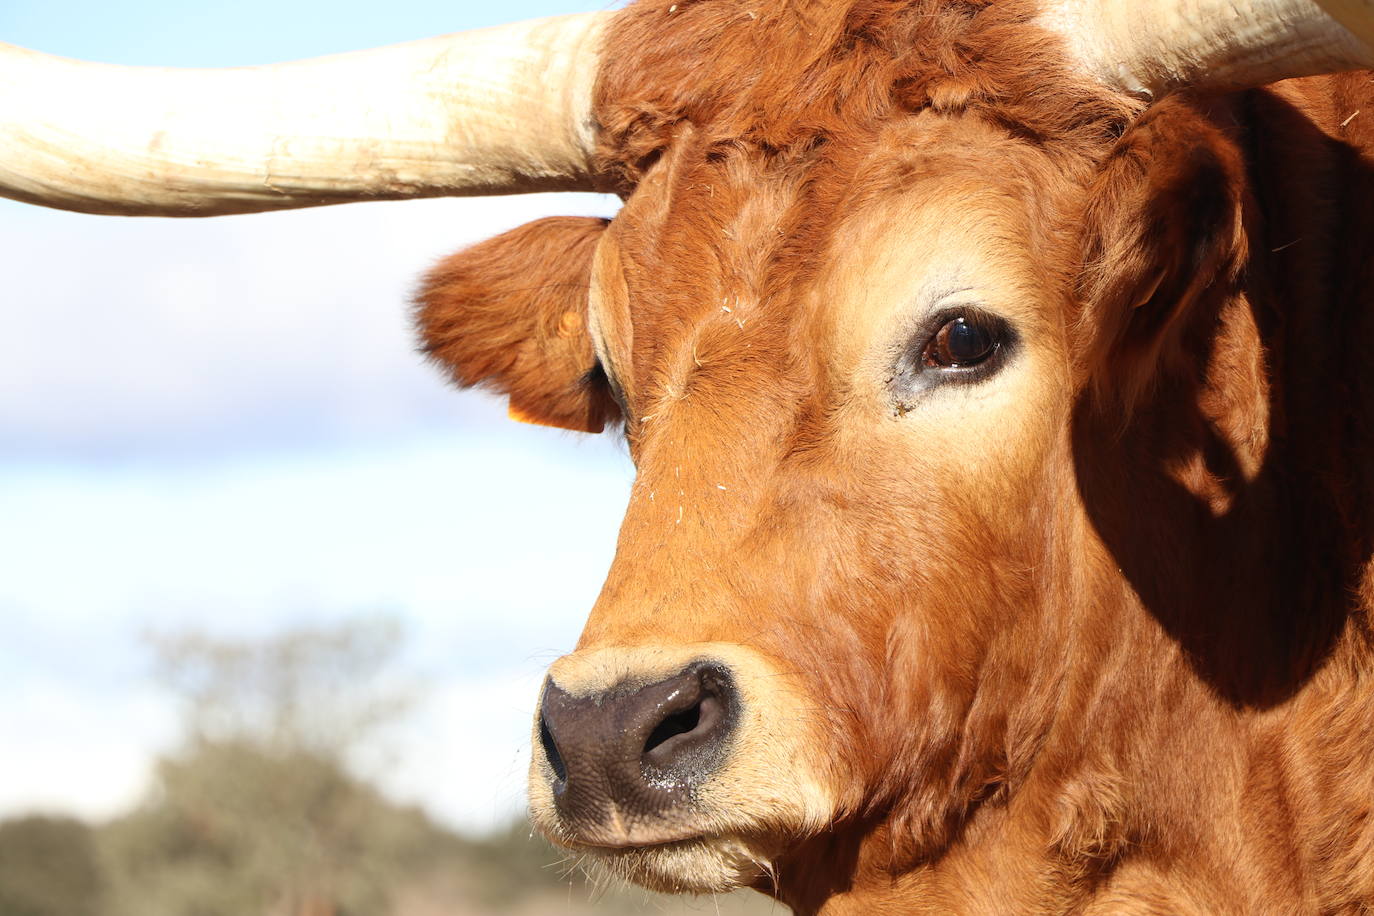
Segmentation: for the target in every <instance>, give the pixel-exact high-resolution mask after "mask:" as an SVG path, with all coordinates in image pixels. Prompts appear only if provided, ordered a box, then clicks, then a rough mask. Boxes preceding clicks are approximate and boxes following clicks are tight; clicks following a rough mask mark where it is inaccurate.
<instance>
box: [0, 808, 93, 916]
mask: <svg viewBox="0 0 1374 916" xmlns="http://www.w3.org/2000/svg"><path fill="white" fill-rule="evenodd" d="M104 890H105V888H104V884H103V881H102V879H101V874H100V867H99V863H98V859H97V855H96V848H95V842H94V840H93V838H92V836H91V828H90V827H88V826H86V825H85V824H83V823H82V822H81V821H77V820H72V819H71V818H66V817H40V816H34V817H23V818H16V819H14V820H9V821H4V822H3V823H0V916H98V914H99V913H101V912H102V905H103V900H104Z"/></svg>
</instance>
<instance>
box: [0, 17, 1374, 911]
mask: <svg viewBox="0 0 1374 916" xmlns="http://www.w3.org/2000/svg"><path fill="white" fill-rule="evenodd" d="M1239 6H1241V7H1245V6H1248V5H1246V4H1241V5H1239ZM1271 7H1273V9H1271ZM1129 9H1130V8H1128V7H1119V8H1118V7H1114V6H1113V5H1112V4H1110V3H1107V4H1101V5H1098V4H1092V3H1087V2H1059V3H1036V2H1033V0H997V2H990V0H904V2H893V0H836V2H831V3H823V2H788V3H784V2H771V3H770V2H757V3H755V2H748V0H678V2H676V3H672V2H670V0H642V2H640V3H638V4H636V5H635V6H633V7H631V8H629V9H627V10H625V11H623V12H621V13H618V14H615V15H614V17H613V18H612V19H610V21H609V24H607V25H603V22H604V20H600V19H598V20H595V22H596V24H595V25H594V26H591V27H590V28H591V31H587V30H585V29H583V30H582V31H578V33H577V34H578V36H580V37H579V38H578V41H580V42H582V43H583V44H586V43H592V44H595V45H597V46H598V47H600V49H601V52H600V58H599V59H600V60H601V61H602V63H601V64H600V66H599V71H598V72H597V75H596V81H595V94H594V107H593V108H592V111H593V114H594V117H593V118H592V119H590V123H592V124H594V126H595V130H590V131H589V132H587V134H586V136H583V135H581V134H579V133H578V131H577V130H571V129H569V130H568V131H566V132H565V133H564V134H560V135H559V136H558V137H557V138H555V141H556V142H554V143H552V144H551V147H550V148H551V149H552V152H551V153H549V154H548V156H546V157H545V158H544V159H543V160H541V161H534V160H536V159H538V157H537V156H536V157H532V158H530V159H522V160H520V161H518V162H515V163H514V164H512V163H511V162H510V161H509V160H508V159H501V158H500V157H501V156H507V155H508V154H509V147H510V145H511V144H513V143H516V142H517V141H518V142H522V143H523V142H529V141H531V138H532V137H534V136H535V135H536V134H538V133H539V130H536V129H534V128H529V129H524V128H510V127H509V125H505V124H503V123H502V122H501V119H500V118H499V117H498V118H495V119H494V120H492V119H489V120H484V121H483V122H482V126H480V129H475V130H474V131H473V133H475V134H478V135H480V134H482V131H484V130H485V131H488V132H489V134H490V137H493V138H495V139H493V140H490V142H487V141H482V142H477V141H473V143H472V144H471V149H469V148H468V147H465V146H464V144H465V143H467V140H464V139H461V138H460V139H454V140H452V141H451V142H452V144H453V145H454V147H455V148H456V149H457V152H456V153H454V154H453V155H451V156H449V162H448V163H447V164H446V165H445V166H444V168H445V169H448V171H444V172H443V174H442V176H441V177H440V178H437V179H435V180H433V181H431V182H430V183H429V185H428V186H427V187H426V188H420V189H418V190H417V185H416V184H415V182H411V183H410V184H407V183H406V182H405V181H402V180H400V179H398V178H396V173H395V172H387V171H386V170H385V169H383V170H381V171H380V172H378V173H377V174H374V173H373V172H368V171H367V168H368V167H369V165H368V163H370V162H371V160H366V161H365V162H363V164H362V165H357V163H356V162H354V160H351V159H350V160H349V161H350V162H353V163H354V166H355V167H357V168H359V169H360V170H361V173H360V175H358V176H355V177H356V181H355V182H354V185H353V186H354V187H355V188H356V193H357V194H358V195H363V196H378V195H390V196H404V195H406V194H418V193H441V192H455V191H457V192H471V191H472V190H474V189H477V190H481V189H497V190H505V191H510V190H528V189H530V188H532V187H549V186H558V187H564V186H578V185H579V182H584V183H585V182H586V181H590V182H592V183H596V184H599V185H600V186H603V187H604V186H610V187H614V188H615V189H617V190H619V191H620V192H621V193H622V195H623V196H624V197H625V199H626V203H625V206H624V209H623V210H622V211H621V213H620V214H619V215H618V216H617V217H616V218H615V220H614V221H610V222H603V221H596V220H572V219H568V220H546V221H541V222H538V223H535V224H531V225H529V226H526V227H524V228H522V229H519V230H516V231H515V232H512V233H509V234H507V235H505V236H502V237H500V238H497V239H494V240H492V241H490V242H488V243H485V244H483V245H479V246H477V247H476V248H474V249H471V250H469V251H466V252H463V253H460V254H458V255H456V256H454V257H453V258H452V259H450V260H449V261H447V262H445V263H444V264H442V265H440V266H439V267H438V268H437V269H436V270H435V272H434V273H433V274H432V275H431V276H430V278H429V280H428V282H427V285H426V288H425V290H424V291H423V293H422V295H421V297H420V301H421V304H420V311H419V317H420V323H421V326H422V330H423V333H424V336H425V341H426V346H427V348H428V350H429V352H430V353H431V354H432V355H433V356H434V358H435V359H436V360H437V361H439V362H441V363H442V364H444V365H445V366H447V367H448V368H449V369H450V370H451V371H452V373H453V375H454V377H455V379H456V380H457V381H458V382H459V383H461V384H464V385H471V384H486V385H489V386H492V387H495V388H497V389H498V390H501V391H504V392H506V393H508V394H509V395H510V398H511V402H512V407H513V409H514V410H516V411H517V412H519V413H522V414H524V415H526V416H528V417H531V418H534V419H536V420H541V421H543V422H550V423H555V424H559V425H565V426H570V427H574V428H582V429H590V430H599V429H600V428H601V427H602V426H603V424H605V423H607V422H611V421H616V420H619V421H623V423H624V425H625V431H626V436H627V438H628V441H629V444H630V448H631V452H632V455H633V457H634V459H635V462H636V464H637V466H638V469H639V473H638V479H637V482H636V485H635V488H634V492H633V495H632V499H631V503H630V507H629V511H628V514H627V517H626V520H625V524H624V528H623V530H622V533H621V538H620V544H619V552H618V555H617V558H616V561H615V565H614V567H613V569H612V570H611V573H610V577H609V580H608V581H607V583H606V586H605V589H604V591H603V593H602V595H601V598H600V600H599V601H598V603H597V605H596V607H595V608H594V609H593V610H592V614H591V618H590V620H589V622H588V625H587V628H586V631H585V633H584V634H583V637H582V640H581V642H580V643H579V645H578V647H577V650H576V651H575V652H574V653H572V654H571V655H568V656H567V657H565V658H563V659H561V660H560V661H558V662H557V663H556V664H555V665H554V667H553V670H552V672H551V675H550V680H549V682H548V684H547V685H546V687H545V690H544V694H543V697H542V701H541V711H540V715H539V717H538V721H537V722H536V726H535V735H534V740H535V744H536V753H535V762H534V764H533V767H532V772H531V782H530V785H531V807H532V811H533V815H534V818H535V821H536V823H537V824H538V826H539V827H540V829H541V830H543V831H544V832H545V833H546V834H548V835H549V836H550V837H552V838H553V839H554V840H556V841H557V842H559V843H562V844H564V845H566V846H569V847H570V848H572V849H575V850H578V851H581V852H584V853H589V854H591V855H592V856H593V857H594V858H595V859H596V860H598V861H600V862H601V863H604V864H605V865H606V866H608V867H609V868H610V869H611V870H612V871H614V872H616V873H618V874H621V875H623V876H626V877H628V878H630V879H632V880H635V881H639V882H641V883H644V884H647V885H650V886H654V887H660V888H668V889H678V890H698V891H700V890H714V889H719V888H726V887H730V886H734V885H738V884H749V885H752V886H755V887H757V888H759V889H761V890H764V891H766V892H768V893H771V894H773V895H775V896H777V897H778V898H779V899H781V900H783V901H784V902H786V903H787V904H789V905H790V906H792V907H793V908H794V909H795V910H797V911H799V912H804V913H816V912H825V913H855V914H858V913H915V912H932V913H947V912H968V913H1031V912H1046V913H1049V912H1055V913H1057V912H1077V913H1223V912H1234V913H1280V912H1282V913H1290V912H1310V913H1319V912H1320V913H1335V912H1351V913H1353V912H1364V911H1367V910H1368V909H1369V908H1371V907H1374V818H1371V810H1370V809H1371V805H1374V763H1371V762H1370V761H1369V760H1368V753H1369V749H1370V747H1371V746H1372V745H1374V692H1372V691H1374V688H1371V687H1370V686H1369V684H1368V683H1367V681H1368V680H1369V679H1370V678H1371V677H1374V654H1372V653H1374V646H1371V639H1372V638H1374V632H1371V621H1370V617H1369V613H1370V609H1371V602H1374V573H1372V572H1371V566H1370V556H1371V550H1372V549H1374V514H1371V513H1372V512H1374V503H1371V499H1372V498H1374V438H1372V437H1374V425H1372V424H1371V421H1374V414H1372V413H1371V412H1372V411H1374V369H1371V367H1370V366H1368V365H1367V364H1366V352H1365V351H1366V349H1367V348H1368V347H1369V346H1370V345H1371V343H1374V276H1371V273H1372V272H1374V257H1371V255H1372V254H1374V248H1372V246H1374V225H1371V214H1374V208H1371V203H1372V202H1374V171H1371V168H1374V166H1371V162H1370V160H1369V159H1368V158H1367V154H1366V152H1365V151H1366V150H1374V87H1371V78H1370V76H1369V74H1367V73H1355V74H1348V75H1342V76H1334V77H1324V78H1311V79H1303V80H1294V81H1289V82H1284V83H1280V84H1276V85H1267V86H1264V87H1263V88H1253V87H1256V86H1260V85H1262V84H1265V83H1269V82H1271V81H1273V80H1277V79H1280V78H1282V77H1285V76H1300V75H1306V74H1314V73H1318V72H1323V71H1336V70H1341V69H1345V68H1348V67H1350V66H1353V65H1356V64H1368V63H1370V62H1372V61H1374V58H1371V57H1370V54H1369V51H1368V50H1367V49H1366V48H1364V47H1363V46H1361V45H1359V43H1358V42H1356V41H1354V40H1353V39H1351V37H1350V36H1349V35H1348V34H1347V33H1344V32H1342V31H1340V30H1339V29H1337V28H1334V27H1333V26H1332V25H1331V24H1330V23H1329V22H1328V21H1327V20H1325V19H1323V18H1322V17H1321V16H1320V15H1319V14H1318V13H1317V12H1316V10H1315V8H1314V7H1311V6H1310V5H1309V4H1307V3H1306V2H1305V0H1301V2H1291V3H1287V4H1274V3H1268V2H1262V3H1257V4H1254V7H1253V9H1248V10H1244V9H1237V8H1233V7H1232V5H1230V4H1227V3H1219V4H1216V6H1215V8H1212V7H1211V6H1209V4H1207V3H1198V4H1185V5H1184V6H1183V7H1182V8H1180V9H1172V8H1171V9H1170V10H1164V11H1161V10H1158V9H1155V8H1154V6H1153V5H1152V4H1144V5H1140V6H1137V7H1135V8H1134V12H1133V13H1129V12H1127V11H1126V10H1129ZM1142 10H1143V11H1144V12H1142ZM1252 14H1253V19H1252V18H1247V17H1251V16H1252ZM1266 16H1267V17H1270V18H1268V19H1265V18H1264V17H1266ZM1132 17H1134V18H1132ZM591 21H592V20H586V22H591ZM545 28H552V27H545ZM569 28H571V27H569V26H567V25H566V23H565V24H563V25H560V26H558V27H557V28H556V29H555V31H557V30H558V29H562V30H563V32H562V33H560V34H559V35H556V36H555V37H560V36H561V37H562V38H566V37H567V31H568V29H569ZM577 28H578V29H582V27H581V26H579V27H577ZM602 29H604V34H599V30H602ZM535 31H536V33H538V30H535ZM574 31H577V29H574ZM539 34H543V33H539ZM589 36H590V37H589ZM560 40H561V38H560ZM536 44H537V42H536ZM560 46H562V45H560ZM546 50H547V49H546ZM517 57H518V55H517ZM512 59H514V58H512ZM539 59H540V60H542V58H539ZM522 60H523V59H522ZM526 63H528V61H527V60H526ZM563 63H566V61H563ZM522 66H523V64H522ZM531 69H532V70H534V71H537V72H540V73H542V72H543V69H542V68H541V67H540V66H533V67H531ZM574 69H575V68H574ZM573 84H576V85H582V86H584V87H586V86H587V85H589V84H588V83H586V81H585V80H584V81H583V82H581V83H578V82H577V81H576V80H573V81H572V83H570V84H569V85H573ZM1187 86H1191V87H1192V88H1193V90H1194V91H1191V92H1190V91H1181V90H1183V89H1184V87H1187ZM1246 87H1250V88H1246ZM540 93H544V94H546V95H550V96H551V97H552V96H558V95H559V94H558V93H557V92H554V91H552V90H549V89H548V88H547V86H543V85H541V87H540V88H538V89H537V90H535V91H533V92H532V93H531V94H532V95H539V94H540ZM575 94H576V93H574V92H572V90H569V93H568V95H570V96H571V95H575ZM1152 99H1153V101H1151V100H1152ZM518 100H526V97H525V96H523V95H519V96H518ZM541 104H545V107H546V108H548V109H550V110H553V109H557V110H559V111H562V110H563V108H565V107H567V105H569V104H572V103H569V102H568V100H567V99H566V98H563V97H561V96H559V97H557V98H552V100H549V99H545V100H544V102H543V103H541ZM573 107H574V108H575V107H576V106H575V105H573ZM491 108H492V109H493V110H498V111H499V110H500V108H501V106H499V105H493V106H491ZM1361 112H1364V113H1365V114H1364V116H1361ZM420 120H421V121H423V120H424V119H423V118H421V119H420ZM489 121H490V123H489ZM493 123H494V124H495V125H496V126H491V124H493ZM579 123H580V124H582V125H584V126H585V125H586V124H587V123H589V122H586V121H583V122H579ZM522 130H523V131H524V132H523V133H521V131H522ZM589 138H590V139H589ZM593 141H594V148H592V147H591V146H588V145H587V144H588V143H591V142H593ZM159 142H161V141H159ZM503 144H504V146H503ZM30 145H31V146H34V145H39V144H36V143H30ZM493 149H500V150H505V152H502V153H500V154H499V155H498V154H494V153H492V152H491V150H493ZM473 150H476V152H473ZM570 150H571V152H569V151H570ZM578 150H582V153H579V152H578ZM370 154H375V155H378V156H383V155H390V153H389V152H386V151H383V152H382V153H377V152H376V151H375V150H373V151H372V152H371V153H370ZM583 154H585V158H584V159H582V160H579V158H578V157H579V155H583ZM235 155H238V153H235ZM245 155H246V154H245ZM350 155H351V154H350ZM360 155H361V154H360ZM493 156H495V157H496V159H497V160H499V161H497V162H496V165H495V166H492V157H493ZM465 157H466V158H465ZM484 157H485V158H484ZM241 158H242V157H241ZM395 158H396V159H398V160H400V159H404V156H403V155H400V154H398V155H397V156H396V157H395ZM363 159H366V157H363ZM479 160H480V161H479ZM359 161H362V160H359ZM453 162H459V164H460V165H462V166H463V168H470V167H472V166H473V163H474V162H476V163H477V165H478V166H481V168H478V169H476V170H477V171H482V169H486V174H483V175H481V176H479V178H478V179H475V180H472V181H467V179H465V178H461V176H460V179H455V178H454V177H453V176H454V174H455V173H454V171H453V169H452V164H453ZM531 163H533V164H531ZM489 166H490V167H489ZM387 168H391V165H388V166H387ZM470 170H471V169H470ZM306 171H308V170H306ZM441 171H442V170H441ZM458 171H459V172H462V169H458ZM584 173H585V174H584ZM463 174H467V173H463ZM492 174H495V175H496V177H495V178H493V177H492ZM579 175H582V176H583V177H579ZM379 176H380V177H379ZM587 176H589V177H587ZM202 177H203V176H199V175H195V174H193V175H191V176H190V177H188V178H186V179H185V183H186V184H187V185H191V184H194V183H195V181H198V180H200V179H201V178H202ZM119 180H120V181H123V180H125V179H124V178H121V179H119ZM311 180H313V179H311ZM44 181H45V182H47V185H45V187H46V186H50V185H52V184H53V182H52V181H50V180H49V179H44ZM465 181H466V182H467V183H464V182H465ZM388 182H390V183H388ZM38 184H39V182H37V181H34V182H30V183H29V184H23V183H22V182H18V183H16V184H15V185H14V187H15V188H16V190H12V191H11V193H14V194H15V195H16V196H22V197H24V198H25V199H31V200H37V201H39V202H45V203H54V202H55V203H58V204H60V205H63V206H81V207H84V208H87V209H101V208H108V209H115V210H118V211H119V212H185V211H186V210H188V209H191V210H196V211H198V212H223V211H228V210H236V209H262V208H266V207H268V206H300V205H308V204H311V203H319V202H326V201H328V200H333V199H340V194H341V192H339V191H338V190H337V187H336V186H335V185H327V183H326V184H321V183H319V182H316V184H313V185H312V184H310V182H309V181H303V182H302V184H301V185H300V187H299V188H296V189H292V188H287V189H285V190H282V189H281V187H280V186H277V187H272V188H270V189H269V190H270V191H271V194H269V195H265V196H264V195H263V194H262V189H261V188H260V187H256V186H251V183H248V184H245V185H244V186H243V187H240V188H238V189H237V190H234V191H233V192H232V193H225V194H223V195H222V196H221V197H219V198H216V197H214V195H213V194H210V195H208V199H211V200H212V201H217V202H212V203H210V204H203V203H200V202H199V201H202V200H204V199H207V197H206V195H204V194H203V193H202V192H197V193H201V196H200V197H189V198H188V197H187V196H186V195H185V194H183V190H184V189H183V187H182V185H181V184H178V183H176V182H174V183H173V184H174V185H175V187H174V189H173V191H170V192H167V194H166V195H164V196H163V197H159V196H158V195H159V194H160V193H161V191H159V190H158V188H157V187H155V186H156V185H157V182H156V181H154V182H152V185H153V186H154V188H153V190H152V191H150V190H149V184H148V183H146V182H141V183H138V185H137V187H136V188H135V189H134V190H132V191H131V190H128V189H127V188H124V186H123V185H120V186H119V187H118V188H116V189H115V190H113V191H110V190H108V189H107V190H98V191H91V190H90V189H89V187H87V186H85V185H82V186H81V187H77V188H75V189H73V188H72V187H70V186H68V185H62V184H61V182H58V183H57V184H58V185H60V187H58V188H57V189H56V190H47V191H44V190H41V189H40V190H35V189H34V188H35V187H36V186H37V185H38ZM402 185H404V187H402ZM253 195H258V196H259V197H262V198H263V199H257V198H254V197H253ZM272 195H279V196H272ZM293 195H294V196H293ZM150 196H151V198H155V199H153V200H152V202H151V203H150V202H149V200H150ZM92 200H99V201H102V202H99V203H95V204H92V203H91V201H92ZM110 200H114V201H116V203H115V204H110V203H108V201H110ZM188 200H190V201H191V202H190V203H188ZM245 201H248V202H245ZM121 208H122V209H121Z"/></svg>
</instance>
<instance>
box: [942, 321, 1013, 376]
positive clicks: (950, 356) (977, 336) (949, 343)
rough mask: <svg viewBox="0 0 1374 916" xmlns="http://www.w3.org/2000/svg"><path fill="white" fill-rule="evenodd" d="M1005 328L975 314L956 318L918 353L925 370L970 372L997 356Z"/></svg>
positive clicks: (1003, 325)
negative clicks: (964, 370) (966, 370)
mask: <svg viewBox="0 0 1374 916" xmlns="http://www.w3.org/2000/svg"><path fill="white" fill-rule="evenodd" d="M1005 330H1006V326H1005V324H1004V323H1002V322H1001V321H999V320H997V319H994V318H991V317H990V316H987V315H982V314H979V313H976V312H973V313H968V314H962V315H958V316H956V317H954V318H950V319H948V320H946V321H945V323H944V324H942V325H941V326H940V328H939V330H937V331H936V332H935V334H934V336H932V337H931V338H930V340H928V341H927V342H926V345H925V347H924V348H923V349H922V350H921V365H922V366H924V367H925V368H927V369H970V368H973V367H975V366H979V365H982V364H983V363H986V362H987V361H988V360H990V359H992V358H993V357H995V356H996V355H997V351H998V350H999V349H1000V348H1001V347H1002V344H1003V338H1004V336H1005V334H1004V332H1005Z"/></svg>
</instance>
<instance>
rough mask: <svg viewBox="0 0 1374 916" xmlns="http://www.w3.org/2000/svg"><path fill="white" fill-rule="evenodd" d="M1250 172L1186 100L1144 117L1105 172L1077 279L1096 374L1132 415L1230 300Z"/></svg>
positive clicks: (1086, 226)
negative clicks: (1189, 328)
mask: <svg viewBox="0 0 1374 916" xmlns="http://www.w3.org/2000/svg"><path fill="white" fill-rule="evenodd" d="M1245 187H1246V185H1245V177H1244V164H1243V160H1242V158H1241V154H1240V152H1239V150H1238V148H1237V147H1236V145H1235V143H1234V142H1233V141H1232V140H1230V139H1229V138H1227V137H1226V136H1225V135H1223V134H1222V133H1221V132H1220V131H1219V130H1218V129H1217V128H1216V127H1215V126H1213V124H1212V123H1211V122H1210V121H1209V120H1208V119H1207V118H1205V117H1204V116H1203V115H1202V114H1201V113H1200V112H1199V111H1198V110H1197V109H1196V108H1194V107H1193V103H1191V102H1189V101H1188V100H1187V99H1185V98H1170V99H1166V100H1164V101H1163V102H1161V103H1160V104H1159V105H1157V106H1155V107H1154V108H1152V109H1151V110H1150V111H1148V112H1146V113H1145V114H1144V115H1143V116H1142V117H1141V118H1140V120H1139V121H1137V122H1136V123H1135V124H1134V125H1132V126H1131V128H1130V129H1128V130H1127V131H1126V133H1125V134H1124V135H1123V136H1122V137H1121V139H1120V140H1119V141H1118V143H1117V146H1116V148H1115V149H1114V150H1113V151H1112V153H1111V155H1110V156H1109V158H1108V160H1107V162H1106V164H1105V165H1104V166H1103V168H1102V170H1101V171H1100V172H1099V174H1098V176H1097V178H1096V180H1095V182H1094V184H1093V187H1092V190H1091V194H1090V197H1089V203H1088V208H1087V212H1086V215H1085V219H1084V221H1083V236H1082V240H1083V247H1082V251H1083V260H1082V265H1083V266H1082V270H1081V273H1080V275H1079V278H1078V295H1079V301H1080V302H1081V303H1082V305H1083V313H1082V319H1083V324H1082V327H1081V330H1082V334H1083V338H1084V342H1085V344H1086V350H1087V353H1086V355H1087V360H1088V363H1089V365H1088V370H1089V372H1090V373H1092V376H1093V379H1094V381H1095V384H1096V387H1097V389H1098V390H1099V392H1102V393H1111V394H1113V395H1115V396H1116V397H1118V398H1120V399H1121V400H1122V402H1123V403H1125V404H1131V403H1133V402H1134V401H1135V400H1136V398H1137V396H1138V395H1139V394H1140V393H1141V392H1142V391H1143V390H1144V389H1145V387H1147V386H1148V385H1149V384H1150V382H1151V380H1152V379H1153V378H1154V377H1155V376H1156V373H1157V372H1158V371H1159V370H1160V368H1161V364H1162V363H1164V362H1167V360H1168V358H1169V357H1170V356H1171V355H1173V354H1175V353H1176V352H1177V350H1178V347H1177V345H1178V344H1179V342H1180V336H1181V335H1180V331H1181V329H1182V328H1183V327H1185V326H1186V325H1187V324H1188V321H1189V319H1190V316H1199V317H1200V315H1201V314H1202V313H1204V312H1205V311H1206V310H1208V309H1209V308H1215V307H1216V306H1217V305H1218V304H1219V303H1220V302H1221V299H1222V297H1224V296H1225V295H1227V294H1228V293H1229V292H1232V291H1234V289H1235V284H1236V282H1237V280H1238V278H1239V274H1240V270H1241V267H1242V266H1243V264H1244V261H1245V257H1246V246H1245V236H1244V233H1243V232H1242V223H1241V221H1242V215H1243V210H1244V199H1245Z"/></svg>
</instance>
